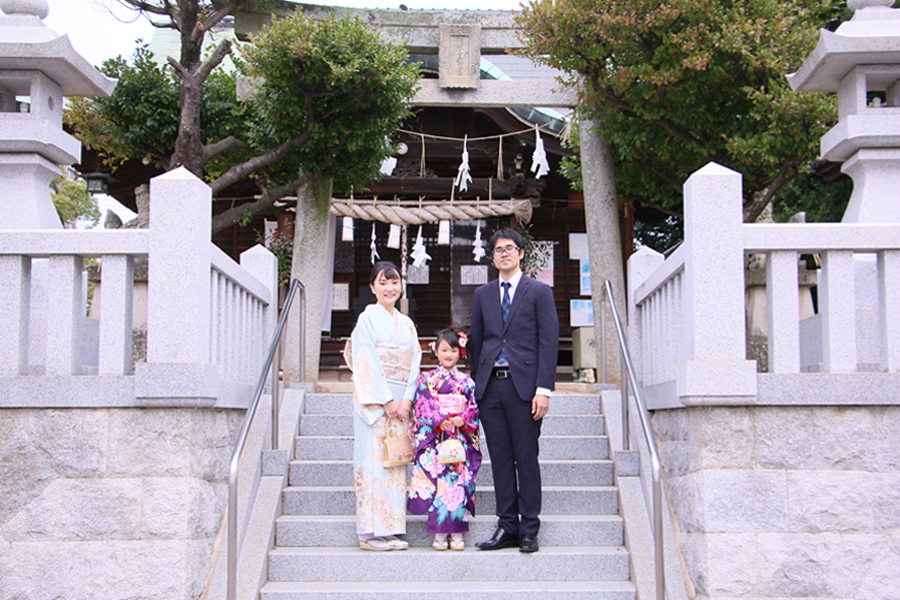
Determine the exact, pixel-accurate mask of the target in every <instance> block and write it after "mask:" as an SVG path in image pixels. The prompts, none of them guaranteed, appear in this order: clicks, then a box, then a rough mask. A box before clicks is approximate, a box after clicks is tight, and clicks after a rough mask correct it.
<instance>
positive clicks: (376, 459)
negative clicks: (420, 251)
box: [350, 261, 422, 550]
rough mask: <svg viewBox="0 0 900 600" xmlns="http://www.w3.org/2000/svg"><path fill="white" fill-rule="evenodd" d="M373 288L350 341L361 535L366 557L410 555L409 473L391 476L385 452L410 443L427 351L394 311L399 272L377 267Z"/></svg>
mask: <svg viewBox="0 0 900 600" xmlns="http://www.w3.org/2000/svg"><path fill="white" fill-rule="evenodd" d="M369 287H370V288H371V289H372V293H373V294H375V300H376V302H375V304H370V305H369V306H367V307H366V310H365V311H364V312H363V313H362V314H361V315H360V316H359V320H358V321H357V323H356V327H355V328H354V329H353V334H352V335H351V337H350V340H351V355H352V358H351V364H352V366H353V406H354V416H353V434H354V450H353V467H354V483H355V488H356V532H357V534H358V535H359V547H360V548H363V549H365V550H404V549H406V548H408V547H409V544H407V542H405V541H404V540H401V539H399V538H398V537H397V536H398V535H404V534H405V533H406V466H405V465H404V466H400V467H393V468H388V469H386V468H384V467H383V466H382V459H383V456H384V450H383V445H384V440H385V438H386V437H400V436H405V435H407V433H406V431H407V429H406V419H407V417H408V416H409V410H410V407H411V406H412V399H413V396H414V394H415V391H416V381H417V380H418V378H419V364H420V363H421V360H422V351H421V349H420V348H419V338H418V335H417V334H416V327H415V325H413V322H412V321H411V320H410V318H409V317H407V316H406V315H403V314H400V311H399V310H397V308H396V307H395V306H394V305H395V304H396V302H397V300H399V299H400V295H401V293H402V283H401V281H400V271H399V270H398V269H397V267H396V265H394V264H393V263H391V262H388V261H381V262H378V263H376V264H375V266H374V267H373V268H372V273H371V276H370V277H369Z"/></svg>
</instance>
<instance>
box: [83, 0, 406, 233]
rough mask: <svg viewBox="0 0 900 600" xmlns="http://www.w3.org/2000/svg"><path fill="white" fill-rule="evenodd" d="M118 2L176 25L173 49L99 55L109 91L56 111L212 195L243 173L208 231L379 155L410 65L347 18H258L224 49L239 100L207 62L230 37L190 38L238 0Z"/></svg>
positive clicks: (112, 147)
mask: <svg viewBox="0 0 900 600" xmlns="http://www.w3.org/2000/svg"><path fill="white" fill-rule="evenodd" d="M122 2H124V3H126V4H130V5H132V6H134V7H135V8H137V9H140V10H142V11H145V12H148V13H151V14H154V15H158V16H165V17H167V18H168V20H167V21H166V23H165V25H166V26H169V27H174V28H175V29H177V30H178V31H179V32H181V57H180V59H178V60H176V59H175V58H173V57H169V58H168V66H166V67H159V66H157V65H156V64H155V63H154V62H153V60H152V57H151V55H150V53H149V52H148V51H147V49H146V48H145V47H140V48H138V49H137V51H136V52H135V55H134V57H133V59H132V60H131V61H128V60H125V59H121V58H119V59H115V60H113V61H107V63H105V64H104V65H103V68H102V69H103V70H104V71H105V72H106V73H107V74H109V75H111V76H115V77H118V78H119V84H118V86H117V87H116V90H115V92H114V93H113V95H112V96H111V97H109V98H96V99H85V100H78V101H75V102H74V103H73V106H72V108H71V109H70V110H69V111H68V112H67V120H68V122H69V123H70V124H71V125H72V127H73V129H74V131H75V134H76V136H77V137H79V139H81V140H82V141H84V142H85V143H87V144H89V145H91V146H93V147H95V148H98V149H100V150H101V151H102V152H103V153H105V155H106V159H107V160H111V161H116V160H119V161H121V160H124V159H127V158H138V159H143V160H149V161H154V162H156V163H157V164H159V165H160V166H162V168H164V169H166V170H170V169H174V168H177V167H179V166H184V167H185V168H187V169H188V170H190V171H191V172H192V173H194V174H195V175H197V176H198V177H203V178H205V179H206V180H207V182H208V183H209V185H210V187H211V188H212V190H213V193H214V194H218V193H220V192H221V191H222V190H224V189H225V188H227V187H229V186H231V185H233V184H236V183H239V182H242V181H246V180H252V181H254V183H255V184H256V185H257V186H258V188H259V195H258V197H257V199H256V200H254V201H253V202H250V203H246V204H242V205H239V206H237V207H234V208H232V209H230V210H228V211H226V212H224V213H222V214H219V215H216V216H215V217H214V218H213V233H215V232H218V231H220V230H222V229H224V228H226V227H228V226H231V225H233V224H235V223H238V222H239V221H240V220H241V218H242V217H244V216H246V215H252V214H256V213H260V212H266V211H269V210H271V209H272V208H273V206H274V205H275V202H276V201H278V200H279V199H281V198H283V197H284V196H289V195H291V194H292V193H293V192H295V191H296V190H297V189H298V188H300V187H301V186H302V185H304V184H306V183H308V182H310V181H313V180H315V179H318V178H320V177H334V178H335V185H338V186H349V185H358V186H360V187H363V186H364V185H365V184H367V183H368V182H369V181H371V179H372V178H373V177H374V176H375V175H376V174H377V172H378V167H379V164H380V162H381V160H382V159H383V158H384V157H386V156H388V155H389V154H391V152H392V148H391V146H390V143H389V141H388V138H389V136H390V135H391V134H392V133H393V132H394V131H395V130H396V129H397V127H398V126H399V125H400V123H401V121H402V120H403V119H404V118H405V117H406V116H407V115H408V114H409V108H408V107H409V102H410V100H411V99H412V96H413V94H414V93H415V86H416V83H417V82H418V77H419V74H418V65H415V64H407V62H406V61H407V53H406V50H405V49H404V48H402V47H397V46H391V45H388V44H385V43H384V42H382V40H381V38H380V37H379V35H378V33H377V31H374V30H373V29H371V28H369V27H368V26H366V25H365V24H364V23H363V22H362V21H360V20H359V19H354V20H338V19H334V18H331V19H329V20H325V21H314V20H312V19H309V18H307V17H306V16H304V15H303V13H302V12H300V11H297V12H295V13H294V14H293V15H291V16H290V17H287V18H284V19H281V20H278V21H275V22H274V23H272V24H271V25H269V26H268V27H266V28H264V29H263V31H262V32H261V33H260V34H259V35H258V36H257V37H256V38H255V39H253V40H252V43H251V44H247V45H242V46H241V47H240V48H239V54H240V56H235V57H234V58H235V63H236V64H237V66H238V69H239V70H240V73H241V74H244V75H246V76H248V77H249V78H250V80H251V81H254V82H256V84H255V87H256V90H255V92H256V93H255V94H254V95H253V96H252V97H251V98H249V99H247V100H245V101H243V102H239V101H238V100H236V99H235V93H234V91H235V76H234V74H228V73H222V72H221V69H219V70H216V68H217V67H218V66H219V65H220V64H221V62H222V60H223V59H224V58H225V56H227V55H228V54H230V53H231V52H232V48H231V42H230V41H229V40H227V39H226V40H222V41H221V42H220V43H219V44H218V45H217V46H216V47H215V49H214V50H213V51H212V52H211V53H210V54H208V56H207V57H206V58H204V57H203V55H202V54H201V49H202V43H203V39H204V35H205V32H207V31H209V30H210V29H211V28H212V27H213V26H214V25H216V24H217V23H219V22H220V21H221V20H222V19H223V18H224V17H225V16H226V15H228V14H232V13H233V12H234V11H235V10H236V9H237V8H239V7H240V6H241V5H242V4H244V2H243V1H238V0H232V1H230V2H224V1H223V2H207V1H203V0H177V1H174V0H157V1H155V2H150V1H139V0H122Z"/></svg>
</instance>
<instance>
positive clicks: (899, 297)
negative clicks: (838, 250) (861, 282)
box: [878, 250, 900, 373]
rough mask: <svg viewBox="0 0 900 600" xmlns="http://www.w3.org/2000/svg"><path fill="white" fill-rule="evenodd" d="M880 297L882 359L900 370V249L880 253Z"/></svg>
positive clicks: (888, 366) (887, 367) (892, 367)
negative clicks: (882, 336)
mask: <svg viewBox="0 0 900 600" xmlns="http://www.w3.org/2000/svg"><path fill="white" fill-rule="evenodd" d="M878 283H879V290H878V298H879V302H880V305H881V306H880V311H879V312H880V314H881V330H882V331H883V332H884V338H883V339H882V347H881V356H882V358H881V360H882V365H883V366H884V368H885V369H886V370H887V371H889V372H893V373H896V372H897V371H900V251H897V250H885V251H883V252H879V253H878Z"/></svg>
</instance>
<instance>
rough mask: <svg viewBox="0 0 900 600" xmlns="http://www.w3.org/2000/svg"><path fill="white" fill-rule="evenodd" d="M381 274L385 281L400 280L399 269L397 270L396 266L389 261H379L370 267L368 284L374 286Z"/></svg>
mask: <svg viewBox="0 0 900 600" xmlns="http://www.w3.org/2000/svg"><path fill="white" fill-rule="evenodd" d="M382 273H384V278H385V279H400V269H398V268H397V265H395V264H394V263H392V262H391V261H389V260H380V261H378V262H377V263H375V266H374V267H372V273H371V274H370V275H369V284H370V285H375V280H376V279H378V276H379V275H380V274H382Z"/></svg>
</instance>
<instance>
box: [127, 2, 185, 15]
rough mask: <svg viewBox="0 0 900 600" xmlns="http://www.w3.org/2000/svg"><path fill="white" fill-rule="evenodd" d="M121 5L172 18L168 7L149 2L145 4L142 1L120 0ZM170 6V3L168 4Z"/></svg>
mask: <svg viewBox="0 0 900 600" xmlns="http://www.w3.org/2000/svg"><path fill="white" fill-rule="evenodd" d="M119 2H120V3H121V4H125V5H126V6H130V7H132V8H136V9H138V10H141V11H144V12H148V13H152V14H154V15H163V16H166V17H171V16H172V15H171V14H169V11H168V10H167V7H164V6H157V5H155V4H150V3H149V2H143V1H142V0H119ZM166 4H167V5H168V3H166Z"/></svg>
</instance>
